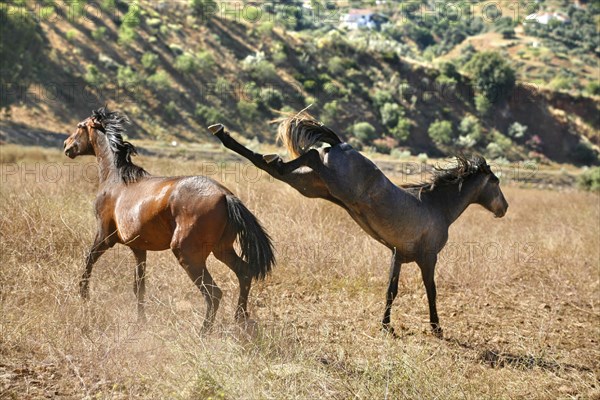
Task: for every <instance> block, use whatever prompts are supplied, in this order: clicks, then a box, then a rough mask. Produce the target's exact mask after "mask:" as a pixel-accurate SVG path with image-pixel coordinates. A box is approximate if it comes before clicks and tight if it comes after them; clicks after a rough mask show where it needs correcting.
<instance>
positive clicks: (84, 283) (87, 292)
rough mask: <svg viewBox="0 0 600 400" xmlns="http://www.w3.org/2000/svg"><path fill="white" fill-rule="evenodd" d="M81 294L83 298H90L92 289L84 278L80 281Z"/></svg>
mask: <svg viewBox="0 0 600 400" xmlns="http://www.w3.org/2000/svg"><path fill="white" fill-rule="evenodd" d="M79 295H80V296H81V298H82V299H83V300H89V298H90V290H89V287H88V282H87V281H84V280H82V281H80V282H79Z"/></svg>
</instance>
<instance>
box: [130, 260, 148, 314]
mask: <svg viewBox="0 0 600 400" xmlns="http://www.w3.org/2000/svg"><path fill="white" fill-rule="evenodd" d="M131 250H132V251H133V255H134V256H135V264H136V265H135V276H134V281H133V293H135V297H136V299H137V312H138V322H146V311H145V308H144V305H145V301H144V297H145V295H146V250H137V249H131Z"/></svg>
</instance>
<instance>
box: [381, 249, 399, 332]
mask: <svg viewBox="0 0 600 400" xmlns="http://www.w3.org/2000/svg"><path fill="white" fill-rule="evenodd" d="M401 266H402V263H401V261H400V258H399V257H398V254H397V252H396V248H395V247H394V250H393V253H392V265H391V267H390V280H389V283H388V288H387V293H386V298H385V311H384V312H383V320H382V321H381V325H382V329H383V330H384V331H386V332H389V333H391V334H392V335H394V336H395V335H396V334H395V333H394V328H392V326H391V325H390V319H391V313H392V303H393V302H394V299H395V298H396V295H397V294H398V280H399V278H400V267H401Z"/></svg>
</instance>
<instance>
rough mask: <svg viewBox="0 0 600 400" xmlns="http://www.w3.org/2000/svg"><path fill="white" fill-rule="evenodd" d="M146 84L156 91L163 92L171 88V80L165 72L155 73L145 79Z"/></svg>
mask: <svg viewBox="0 0 600 400" xmlns="http://www.w3.org/2000/svg"><path fill="white" fill-rule="evenodd" d="M147 82H148V84H149V85H150V86H151V87H152V88H153V89H156V90H165V89H168V88H170V87H171V78H170V76H169V74H167V73H166V72H165V71H162V70H161V71H156V72H155V73H154V74H152V75H150V76H149V77H148V79H147Z"/></svg>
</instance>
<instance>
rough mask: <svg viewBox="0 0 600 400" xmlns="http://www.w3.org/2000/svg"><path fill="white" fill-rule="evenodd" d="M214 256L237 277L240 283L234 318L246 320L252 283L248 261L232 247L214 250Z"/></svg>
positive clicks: (238, 320) (240, 320)
mask: <svg viewBox="0 0 600 400" xmlns="http://www.w3.org/2000/svg"><path fill="white" fill-rule="evenodd" d="M213 254H214V255H215V257H216V258H217V259H218V260H220V261H222V262H223V263H225V264H226V265H227V266H228V267H229V268H231V270H232V271H233V272H235V275H236V276H237V278H238V282H239V284H240V296H239V297H238V304H237V307H236V310H235V320H236V321H237V322H246V321H247V319H248V295H249V294H250V286H251V285H252V277H251V276H250V274H249V272H250V267H249V266H248V263H247V262H245V261H244V260H242V258H240V257H239V256H238V255H237V254H236V253H235V250H234V249H233V247H231V248H228V249H224V250H219V251H215V252H214V253H213Z"/></svg>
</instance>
